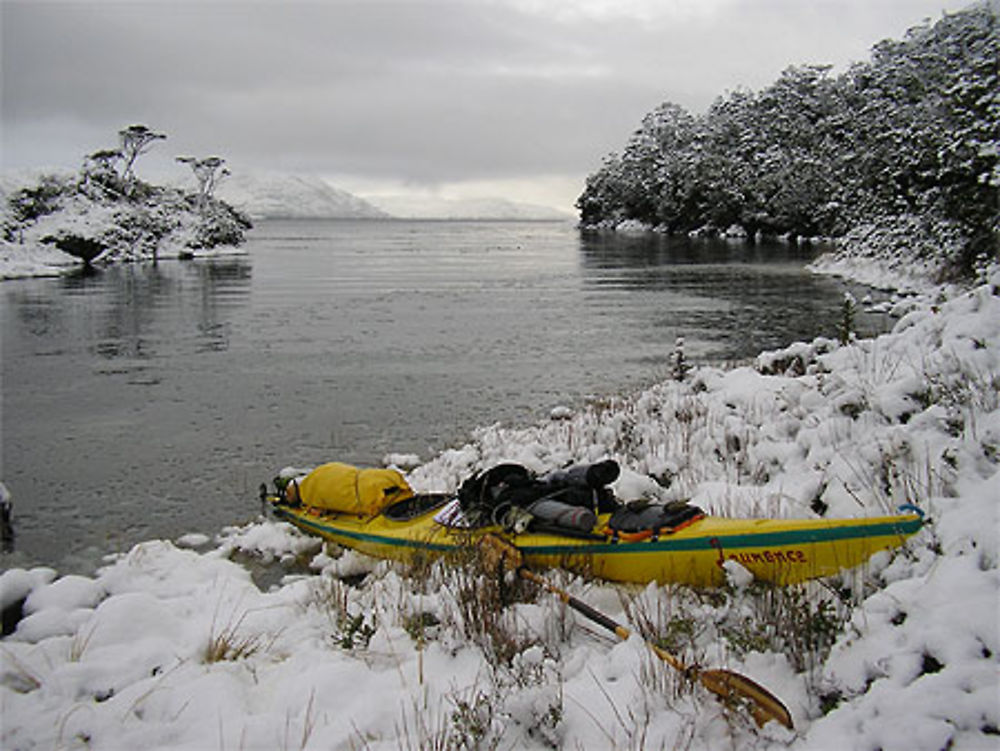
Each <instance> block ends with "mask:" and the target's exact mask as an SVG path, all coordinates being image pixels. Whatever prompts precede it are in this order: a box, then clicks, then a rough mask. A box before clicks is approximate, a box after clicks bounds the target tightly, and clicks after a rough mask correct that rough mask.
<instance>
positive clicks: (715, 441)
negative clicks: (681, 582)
mask: <svg viewBox="0 0 1000 751" xmlns="http://www.w3.org/2000/svg"><path fill="white" fill-rule="evenodd" d="M553 418H554V419H552V420H551V421H547V422H545V423H541V424H538V425H534V426H526V427H519V428H511V427H504V426H500V425H494V426H489V427H484V428H482V429H480V430H479V431H477V432H475V433H474V434H473V435H472V436H471V437H470V440H469V442H468V444H467V445H464V446H462V447H458V448H455V449H452V450H448V451H445V452H443V453H441V454H440V455H438V456H436V457H432V458H430V459H429V460H428V461H426V462H423V463H420V462H414V461H413V459H414V458H413V457H392V458H393V459H395V460H397V461H398V462H399V463H401V464H408V465H409V464H416V465H417V466H415V467H414V468H413V469H412V471H411V472H410V473H409V478H410V480H411V482H412V484H413V485H414V486H415V487H416V488H417V489H420V490H453V489H455V488H456V487H457V485H458V483H459V482H460V481H461V480H462V479H464V478H465V477H467V476H468V475H469V474H471V473H472V472H474V471H476V470H478V469H480V468H483V467H486V466H490V465H492V464H494V463H496V462H500V461H517V462H521V463H523V464H526V465H528V466H529V467H531V468H533V469H535V470H539V471H541V470H547V469H552V468H555V467H559V466H563V465H565V464H567V463H569V462H578V461H592V460H595V459H600V458H603V457H607V456H613V457H615V458H617V459H618V460H619V461H620V462H621V463H622V464H623V466H624V467H625V468H626V471H625V472H624V473H623V476H622V478H621V479H620V480H619V482H618V484H617V490H618V493H619V495H621V496H623V497H625V498H629V497H638V496H641V495H644V494H658V495H660V496H661V497H665V498H691V499H693V501H694V502H695V503H697V504H699V505H701V506H702V507H704V508H706V509H708V510H711V511H715V512H719V513H727V514H732V515H746V516H749V515H778V516H810V515H814V514H816V513H817V512H821V513H825V514H826V515H828V516H856V515H866V514H884V513H888V512H891V511H892V510H894V509H895V508H896V507H898V506H899V505H901V504H903V503H913V504H916V505H918V506H920V507H921V508H923V509H924V510H925V511H926V513H927V515H928V519H929V522H928V524H927V526H926V527H925V529H924V530H923V531H922V532H921V533H920V534H919V535H918V536H917V537H916V538H914V540H913V541H912V542H911V543H910V544H909V545H908V546H907V548H906V549H905V550H903V551H900V552H898V553H896V554H889V553H884V554H880V555H879V556H877V557H876V558H875V559H873V560H872V561H871V562H870V564H869V565H868V566H866V567H864V570H862V571H855V572H850V573H847V574H845V575H844V576H843V577H842V579H840V580H838V581H834V582H825V583H823V584H812V585H809V586H805V587H801V588H791V589H789V590H766V589H762V588H760V587H757V586H755V585H753V584H749V585H748V584H747V582H746V581H745V580H743V578H742V577H740V576H739V575H738V574H739V573H740V572H735V573H736V575H735V576H734V579H733V584H732V586H731V587H730V588H728V589H726V590H722V591H720V592H717V593H699V592H694V591H691V590H687V589H681V588H676V587H657V586H653V585H651V586H649V587H646V588H643V589H628V588H622V587H614V586H610V585H607V584H603V583H601V582H597V581H586V580H584V579H581V578H578V577H570V576H568V575H565V574H562V573H558V572H550V573H549V574H548V575H549V576H551V577H552V578H553V579H554V580H556V581H558V582H560V583H561V584H562V585H563V586H565V587H567V588H568V589H570V590H571V591H572V592H573V593H574V594H576V595H577V596H578V597H580V598H581V599H583V600H585V601H586V602H588V603H589V604H591V605H593V606H594V607H597V608H598V609H600V610H602V611H603V612H605V613H607V614H609V615H611V616H612V617H614V618H616V619H618V620H620V621H623V622H627V623H629V624H631V625H632V626H633V627H635V628H637V629H643V628H646V629H651V630H652V632H653V633H655V635H656V636H658V637H660V638H661V639H663V640H664V643H665V644H667V645H668V646H669V647H670V648H671V649H673V650H674V651H676V652H678V653H679V654H681V655H682V656H683V657H684V658H685V659H686V660H688V661H698V662H699V664H702V665H705V666H718V667H727V668H730V669H733V670H737V671H740V672H742V673H744V674H746V675H749V676H751V677H752V678H754V679H755V680H757V681H759V682H761V683H763V684H764V685H765V686H767V687H768V688H770V689H771V690H772V691H773V692H774V693H776V694H777V695H778V696H780V697H781V698H782V699H783V700H784V702H785V703H786V704H787V705H788V707H789V709H790V710H791V712H792V715H793V717H794V720H795V725H796V729H795V731H789V730H786V729H784V728H781V727H779V726H777V725H776V724H775V723H770V724H768V725H766V726H765V727H764V728H762V729H758V728H757V727H756V726H755V725H754V724H753V723H752V722H751V721H749V720H748V719H747V717H746V715H745V714H744V713H743V712H741V711H739V710H738V709H727V708H724V707H722V706H721V705H720V704H718V702H717V701H716V700H715V699H714V698H713V697H712V696H711V695H709V694H707V693H706V692H705V691H704V690H703V689H701V688H699V687H697V686H694V685H691V684H689V683H688V682H686V681H685V680H684V679H683V677H682V676H680V675H678V674H677V673H676V672H674V671H672V670H671V669H670V668H668V667H667V666H665V665H664V664H662V663H660V662H658V661H657V660H656V659H655V658H653V657H652V656H651V653H650V652H649V651H648V650H647V649H646V648H645V646H644V644H643V643H642V641H641V640H640V639H639V638H637V637H633V638H632V639H630V640H629V641H626V642H616V641H615V640H614V639H613V638H611V637H609V636H607V635H606V634H605V632H603V631H600V630H599V629H597V628H596V627H594V626H593V625H591V624H589V623H588V622H587V621H585V620H582V619H581V618H579V617H578V616H576V615H575V614H574V613H573V611H570V610H568V609H566V608H565V607H564V606H563V605H562V604H561V603H560V602H559V601H558V600H557V599H556V598H554V597H552V596H549V595H546V594H544V593H542V594H537V595H536V596H534V597H529V598H527V600H526V601H524V602H519V603H517V604H514V605H509V606H508V607H506V608H498V607H495V602H493V601H492V600H491V599H490V587H488V586H485V584H484V582H483V581H482V580H479V579H476V578H475V577H474V574H472V573H470V572H469V570H468V569H462V568H458V569H446V568H443V567H433V568H430V569H429V570H427V569H425V570H421V571H419V572H415V571H406V570H404V569H402V568H400V567H397V566H394V565H390V564H388V563H385V562H377V561H373V560H370V559H367V558H364V557H362V556H359V555H357V554H354V553H351V552H346V553H343V552H341V551H337V550H323V549H321V548H320V546H319V545H318V543H317V542H316V541H315V540H314V539H312V538H309V537H307V536H305V535H302V534H300V533H299V532H297V531H295V530H294V529H292V528H291V527H289V526H288V525H287V524H284V523H276V522H273V521H269V520H266V519H263V518H262V519H261V520H259V521H257V522H255V523H252V524H249V525H247V526H245V527H240V528H230V529H226V530H223V531H222V532H221V533H220V534H219V535H218V536H217V537H216V538H215V539H213V540H208V539H206V538H205V536H204V535H197V534H192V535H188V536H185V537H184V538H181V539H180V540H177V541H173V542H171V541H165V540H152V541H149V542H146V543H143V544H140V545H138V546H136V547H135V548H134V549H132V550H131V551H130V552H128V553H126V554H123V555H121V556H119V557H116V558H114V559H110V560H109V561H108V562H107V566H106V567H104V568H103V569H101V570H100V571H98V572H97V573H96V574H95V575H93V576H90V577H86V576H78V575H71V576H61V577H60V576H59V575H58V573H57V572H55V571H52V570H48V569H33V570H30V571H29V570H20V569H17V570H9V571H6V572H4V573H3V574H2V575H0V604H2V605H3V606H5V607H6V606H9V605H12V604H15V603H17V602H18V601H19V600H20V599H21V598H24V597H26V598H27V599H26V600H25V602H24V606H23V612H24V614H25V617H24V618H23V619H22V620H20V622H19V623H18V624H17V627H16V630H15V631H14V632H13V633H12V634H11V635H10V636H7V637H5V638H4V639H3V641H2V642H0V711H2V723H0V746H2V747H3V748H4V749H11V750H14V749H34V748H45V749H49V748H88V749H131V748H144V749H150V750H152V749H171V750H173V749H191V750H192V751H194V750H195V749H197V750H198V751H202V750H203V749H219V750H222V749H268V750H272V749H332V748H337V749H341V748H344V749H351V748H354V749H397V748H409V749H417V748H441V749H444V748H503V749H507V748H566V749H607V748H621V749H647V748H648V749H654V748H684V749H737V748H738V749H783V748H792V749H876V748H880V749H885V750H886V751H889V750H890V749H900V750H904V749H905V750H906V751H910V750H912V749H928V751H937V750H938V749H943V748H949V749H996V748H997V747H998V745H1000V735H998V733H1000V630H998V609H1000V573H998V566H997V562H998V525H997V506H998V503H1000V471H998V470H1000V271H997V270H996V269H994V270H993V271H992V272H991V273H990V275H989V277H988V278H987V279H986V280H985V283H984V284H982V285H980V286H977V287H976V288H974V289H972V290H970V291H967V292H964V293H961V294H956V295H955V296H954V297H953V298H952V299H950V300H948V301H946V302H941V301H940V300H939V301H937V302H935V303H934V304H930V303H924V304H920V305H917V306H915V308H914V309H913V310H912V311H911V312H909V313H907V314H906V315H905V316H904V317H903V318H902V319H901V320H900V321H899V322H898V324H897V325H896V326H895V328H894V330H893V331H892V332H891V333H889V334H886V335H883V336H880V337H878V338H877V339H871V340H860V341H855V342H853V343H851V344H850V345H847V346H840V345H838V344H837V343H835V342H831V341H826V340H818V341H816V342H812V343H801V344H797V345H793V346H792V347H789V348H787V349H786V350H783V351H781V352H775V353H766V354H763V355H761V356H760V357H759V358H758V360H757V363H756V364H755V366H754V367H741V368H736V369H731V370H719V369H714V368H698V369H695V370H693V371H692V372H691V373H690V374H689V375H688V377H687V379H686V380H685V381H683V382H675V381H668V382H664V383H662V384H659V385H657V386H655V387H653V388H651V389H649V390H647V391H645V392H643V393H641V394H637V395H634V396H629V397H622V398H619V399H610V400H607V401H603V402H600V403H594V404H592V405H591V406H590V407H588V408H587V409H585V410H583V411H581V412H579V413H575V414H574V413H571V412H569V411H568V410H566V409H562V410H559V411H558V412H557V413H554V414H553ZM555 418H558V419H555ZM331 458H335V457H331ZM650 474H653V475H656V476H658V477H659V478H660V480H661V482H662V483H665V484H668V485H669V487H668V488H667V489H666V490H662V489H660V485H658V484H657V483H655V482H653V481H652V480H651V479H649V477H648V475H650ZM252 502H253V501H252V499H248V503H252ZM251 570H253V571H256V572H260V571H261V570H263V571H264V572H265V574H266V573H270V574H271V575H272V576H271V578H272V579H273V583H272V584H269V585H266V586H263V587H260V586H258V585H257V584H256V583H255V581H254V579H253V577H252V576H251ZM275 571H277V572H279V576H277V577H275V576H274V575H273V573H274V572H275ZM281 572H284V575H283V576H280V573H281ZM362 576H363V577H364V578H363V579H361V577H362ZM359 579H360V581H359Z"/></svg>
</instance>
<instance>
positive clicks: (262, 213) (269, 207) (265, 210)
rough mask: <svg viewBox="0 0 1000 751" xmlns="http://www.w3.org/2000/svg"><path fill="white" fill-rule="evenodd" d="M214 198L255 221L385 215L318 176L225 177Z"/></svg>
mask: <svg viewBox="0 0 1000 751" xmlns="http://www.w3.org/2000/svg"><path fill="white" fill-rule="evenodd" d="M215 195H216V196H218V197H219V198H221V199H222V200H223V201H226V202H227V203H229V204H232V205H233V206H234V207H236V208H237V209H239V210H240V211H243V212H245V213H247V214H249V215H250V216H251V217H253V218H255V219H378V218H380V217H385V216H386V213H385V212H384V211H382V210H381V209H379V208H376V207H375V206H373V205H372V204H370V203H369V202H368V201H365V200H364V199H362V198H358V197H357V196H355V195H353V194H351V193H348V192H347V191H344V190H339V189H338V188H334V187H332V186H331V185H330V184H329V183H327V182H325V181H324V180H323V179H321V178H319V177H314V176H311V175H289V174H280V173H241V172H237V173H235V174H233V175H231V176H230V177H227V178H226V179H225V180H224V181H223V182H222V184H221V185H220V186H219V188H218V190H216V192H215Z"/></svg>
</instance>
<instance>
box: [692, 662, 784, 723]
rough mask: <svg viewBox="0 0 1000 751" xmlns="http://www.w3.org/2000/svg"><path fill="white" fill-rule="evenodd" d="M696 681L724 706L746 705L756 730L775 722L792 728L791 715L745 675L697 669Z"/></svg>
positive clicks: (774, 698)
mask: <svg viewBox="0 0 1000 751" xmlns="http://www.w3.org/2000/svg"><path fill="white" fill-rule="evenodd" d="M698 680H700V681H701V685H703V686H704V687H705V688H707V689H708V690H709V691H711V692H712V693H713V694H715V695H716V696H718V697H719V698H721V699H722V700H723V701H724V702H726V703H727V704H734V703H735V704H744V705H747V706H748V708H749V710H750V714H751V715H752V716H753V719H754V721H755V722H756V723H757V727H763V726H764V725H765V724H766V723H767V722H769V721H771V720H775V721H777V722H779V723H781V724H782V725H784V726H785V727H786V728H788V729H789V730H791V729H793V728H794V724H793V723H792V715H791V713H790V712H789V711H788V708H787V707H786V706H785V705H784V704H782V703H781V700H780V699H779V698H778V697H777V696H775V695H774V694H772V693H771V692H770V691H768V690H767V689H766V688H764V687H763V686H761V685H760V684H759V683H757V682H756V681H754V680H751V679H750V678H747V677H746V676H745V675H740V674H739V673H734V672H733V671H731V670H719V669H713V670H700V671H698Z"/></svg>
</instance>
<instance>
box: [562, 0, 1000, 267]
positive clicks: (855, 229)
mask: <svg viewBox="0 0 1000 751" xmlns="http://www.w3.org/2000/svg"><path fill="white" fill-rule="evenodd" d="M998 40H1000V34H998V22H997V15H996V11H995V6H992V7H991V5H990V4H988V3H980V4H977V5H974V6H972V7H970V8H969V9H967V10H965V11H963V12H961V13H956V14H954V15H946V16H944V17H943V18H942V19H941V20H939V21H938V22H937V23H935V24H933V25H929V24H926V23H925V24H924V25H921V26H917V27H914V28H912V29H910V31H909V32H908V33H907V34H906V35H905V38H904V39H903V40H902V41H894V40H885V41H883V42H880V43H879V44H877V45H876V46H875V47H874V48H873V49H872V53H871V58H870V60H869V61H868V62H864V63H858V64H855V65H853V66H852V67H850V68H849V69H848V70H847V71H846V72H844V73H842V74H840V75H836V76H834V75H832V74H831V70H830V68H829V67H828V66H822V65H805V66H797V67H790V68H788V69H787V70H785V72H784V73H783V74H782V75H781V77H780V78H779V79H778V80H777V81H775V82H774V83H773V84H772V85H770V86H768V87H767V88H765V89H764V90H762V91H759V92H752V91H746V90H737V91H734V92H730V93H728V94H727V95H725V96H723V97H720V98H719V99H718V100H717V101H716V102H715V104H714V105H712V107H711V108H709V110H708V111H707V112H706V113H704V114H702V115H694V114H691V113H689V112H687V111H685V110H684V109H683V108H681V107H679V106H677V105H675V104H671V103H665V104H663V105H661V106H659V107H658V108H656V109H655V110H654V111H653V112H651V113H649V114H648V115H647V116H646V117H645V118H644V119H643V121H642V125H641V126H640V128H639V129H638V130H637V131H636V132H635V133H634V134H633V135H632V137H631V138H630V139H629V141H628V143H627V145H626V146H625V148H624V151H623V152H622V153H621V154H612V155H610V156H608V157H607V158H606V159H605V161H604V164H603V166H602V167H601V168H600V169H598V170H597V171H596V172H594V173H593V174H592V175H590V177H589V178H588V180H587V184H586V188H585V190H584V191H583V193H582V195H581V196H580V198H579V199H578V201H577V207H578V209H579V211H580V217H581V221H582V223H583V224H584V226H591V227H615V226H618V225H620V224H621V223H622V222H626V221H628V222H629V223H630V224H634V223H642V224H645V225H649V226H651V227H658V228H662V229H663V230H664V231H668V232H697V231H708V232H713V231H714V232H726V231H727V230H732V231H734V232H738V233H739V234H742V233H743V232H745V233H747V234H748V235H750V236H754V235H755V234H756V233H758V232H761V233H764V234H774V235H783V234H789V235H794V236H802V237H812V236H827V237H838V238H840V239H841V242H840V245H841V248H842V250H843V252H845V253H849V254H854V255H858V254H869V253H875V254H877V255H882V256H887V257H888V260H890V261H891V259H892V257H893V256H897V255H903V256H905V258H906V259H907V261H913V260H919V261H921V262H922V263H924V264H925V265H928V270H929V271H932V272H934V273H936V274H938V275H940V276H943V277H961V276H964V275H967V274H969V273H970V272H971V271H972V270H973V269H974V267H975V265H976V263H977V259H980V258H981V257H982V256H984V255H987V256H988V255H995V253H996V242H997V240H996V238H997V231H998V229H1000V227H998V219H997V216H998V211H997V209H998V207H997V187H998V185H1000V169H998V160H997V148H998V144H1000V99H998V97H997V95H996V92H997V91H998V87H1000V78H998V60H1000V41H998ZM736 228H738V229H736Z"/></svg>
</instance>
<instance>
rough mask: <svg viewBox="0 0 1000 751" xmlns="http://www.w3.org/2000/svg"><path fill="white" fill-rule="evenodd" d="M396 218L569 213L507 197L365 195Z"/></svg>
mask: <svg viewBox="0 0 1000 751" xmlns="http://www.w3.org/2000/svg"><path fill="white" fill-rule="evenodd" d="M368 200H369V201H371V202H372V203H373V204H375V205H376V206H378V207H379V208H380V209H382V210H383V211H385V212H386V213H388V214H389V215H391V216H393V217H396V218H397V219H452V220H457V219H492V220H507V221H514V220H521V221H542V220H545V221H561V220H565V221H569V220H571V219H573V218H574V217H573V215H572V214H568V213H566V212H564V211H559V209H554V208H552V207H550V206H538V205H536V204H531V203H520V202H517V201H509V200H507V199H506V198H466V199H446V198H433V197H430V198H429V197H420V196H373V197H370V198H369V199H368Z"/></svg>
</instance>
